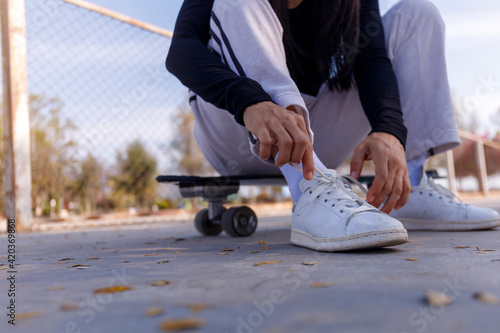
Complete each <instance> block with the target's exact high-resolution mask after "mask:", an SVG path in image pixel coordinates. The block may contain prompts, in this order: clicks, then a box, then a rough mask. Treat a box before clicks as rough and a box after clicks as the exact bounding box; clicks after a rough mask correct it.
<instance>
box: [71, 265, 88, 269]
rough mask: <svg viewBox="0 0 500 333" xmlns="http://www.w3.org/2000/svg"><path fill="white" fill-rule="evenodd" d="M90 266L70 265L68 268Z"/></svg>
mask: <svg viewBox="0 0 500 333" xmlns="http://www.w3.org/2000/svg"><path fill="white" fill-rule="evenodd" d="M89 266H90V265H71V266H68V268H76V267H89Z"/></svg>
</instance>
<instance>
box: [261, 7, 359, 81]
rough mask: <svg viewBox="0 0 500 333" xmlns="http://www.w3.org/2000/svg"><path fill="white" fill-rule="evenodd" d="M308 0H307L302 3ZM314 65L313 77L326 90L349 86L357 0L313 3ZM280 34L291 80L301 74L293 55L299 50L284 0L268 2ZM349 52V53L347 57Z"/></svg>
mask: <svg viewBox="0 0 500 333" xmlns="http://www.w3.org/2000/svg"><path fill="white" fill-rule="evenodd" d="M304 1H308V0H304ZM314 2H315V3H314V13H315V15H316V17H317V18H318V19H317V20H315V26H314V31H315V36H311V38H313V37H314V39H315V49H314V54H315V62H316V64H317V66H316V70H317V75H318V76H319V77H320V78H322V79H323V80H324V81H327V82H328V85H329V87H330V89H333V87H335V88H337V89H339V90H348V89H349V88H350V87H351V86H352V83H353V75H352V72H353V67H354V59H353V56H352V49H353V47H354V46H355V45H357V44H358V43H357V39H358V31H359V28H358V27H359V14H360V0H314ZM270 3H271V6H272V7H273V9H274V11H275V12H276V15H277V16H278V18H279V20H280V22H281V25H282V26H283V30H284V35H283V43H284V46H285V50H286V56H287V62H288V68H289V70H290V74H291V76H292V78H293V79H295V78H296V77H297V75H298V74H299V73H301V68H300V66H299V64H298V57H297V55H298V54H300V53H301V52H302V51H301V50H300V49H299V48H298V46H297V45H296V44H295V43H294V42H293V39H292V36H291V27H290V20H289V16H288V15H289V14H288V5H287V4H288V1H287V0H270ZM350 53H351V54H350Z"/></svg>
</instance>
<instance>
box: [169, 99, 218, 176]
mask: <svg viewBox="0 0 500 333" xmlns="http://www.w3.org/2000/svg"><path fill="white" fill-rule="evenodd" d="M173 123H174V139H173V140H172V142H171V148H172V150H174V151H175V152H176V153H177V154H175V155H176V156H174V158H173V160H174V163H175V166H176V169H177V170H178V171H180V172H182V173H185V174H188V175H208V174H213V173H214V170H213V168H212V167H211V166H210V164H209V163H208V162H207V160H206V159H205V156H203V153H202V152H201V150H200V148H199V147H198V144H197V143H196V140H195V138H194V135H193V131H194V115H193V113H192V112H191V110H189V109H187V108H182V109H179V111H178V113H177V114H176V115H175V119H174V121H173Z"/></svg>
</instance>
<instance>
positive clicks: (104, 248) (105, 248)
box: [101, 247, 110, 250]
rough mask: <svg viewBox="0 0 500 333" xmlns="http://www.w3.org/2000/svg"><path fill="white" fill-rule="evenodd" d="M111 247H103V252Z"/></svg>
mask: <svg viewBox="0 0 500 333" xmlns="http://www.w3.org/2000/svg"><path fill="white" fill-rule="evenodd" d="M109 249H110V247H101V250H109Z"/></svg>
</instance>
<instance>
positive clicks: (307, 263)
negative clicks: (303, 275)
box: [302, 261, 318, 266]
mask: <svg viewBox="0 0 500 333" xmlns="http://www.w3.org/2000/svg"><path fill="white" fill-rule="evenodd" d="M317 264H318V263H317V262H312V261H311V262H308V261H304V262H303V263H302V265H304V266H314V265H317Z"/></svg>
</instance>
